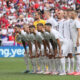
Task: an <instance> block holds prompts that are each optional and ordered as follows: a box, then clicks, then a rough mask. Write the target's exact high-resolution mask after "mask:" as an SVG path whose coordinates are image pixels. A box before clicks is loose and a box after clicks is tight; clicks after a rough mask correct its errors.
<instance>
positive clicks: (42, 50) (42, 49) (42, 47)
mask: <svg viewBox="0 0 80 80" xmlns="http://www.w3.org/2000/svg"><path fill="white" fill-rule="evenodd" d="M41 52H42V55H44V46H43V45H41Z"/></svg>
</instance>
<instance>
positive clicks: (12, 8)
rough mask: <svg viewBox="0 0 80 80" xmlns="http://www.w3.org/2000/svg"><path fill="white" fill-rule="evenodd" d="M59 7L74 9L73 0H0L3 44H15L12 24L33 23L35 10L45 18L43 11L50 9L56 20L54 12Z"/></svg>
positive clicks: (0, 24) (0, 29)
mask: <svg viewBox="0 0 80 80" xmlns="http://www.w3.org/2000/svg"><path fill="white" fill-rule="evenodd" d="M60 9H64V10H66V9H72V10H75V9H76V6H75V0H0V38H1V39H2V41H3V44H4V43H7V42H10V43H14V44H15V34H14V32H15V31H14V26H15V25H16V24H19V25H21V26H22V27H23V24H28V25H31V24H33V23H34V21H35V18H34V17H35V13H36V12H37V11H38V12H41V14H42V19H44V20H46V18H45V17H44V15H45V14H44V11H45V10H50V11H51V15H52V16H54V18H55V19H56V20H57V18H56V14H55V13H56V12H57V11H59V10H60Z"/></svg>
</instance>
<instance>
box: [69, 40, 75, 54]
mask: <svg viewBox="0 0 80 80" xmlns="http://www.w3.org/2000/svg"><path fill="white" fill-rule="evenodd" d="M68 42H69V52H68V54H69V53H72V54H73V53H74V52H73V41H72V40H68Z"/></svg>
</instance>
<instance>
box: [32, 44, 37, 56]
mask: <svg viewBox="0 0 80 80" xmlns="http://www.w3.org/2000/svg"><path fill="white" fill-rule="evenodd" d="M32 55H33V56H35V55H36V48H35V45H34V44H32Z"/></svg>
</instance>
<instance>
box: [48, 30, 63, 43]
mask: <svg viewBox="0 0 80 80" xmlns="http://www.w3.org/2000/svg"><path fill="white" fill-rule="evenodd" d="M50 39H52V40H54V41H55V42H57V39H59V40H60V42H61V43H63V42H64V38H63V36H62V35H61V34H60V33H59V32H58V31H56V30H54V29H51V31H50Z"/></svg>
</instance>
